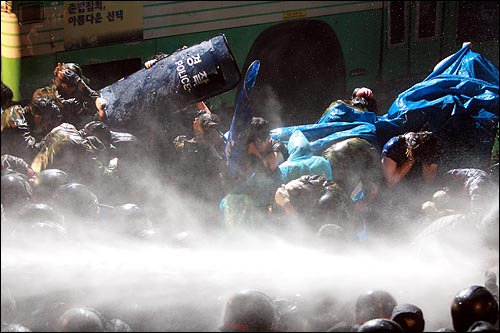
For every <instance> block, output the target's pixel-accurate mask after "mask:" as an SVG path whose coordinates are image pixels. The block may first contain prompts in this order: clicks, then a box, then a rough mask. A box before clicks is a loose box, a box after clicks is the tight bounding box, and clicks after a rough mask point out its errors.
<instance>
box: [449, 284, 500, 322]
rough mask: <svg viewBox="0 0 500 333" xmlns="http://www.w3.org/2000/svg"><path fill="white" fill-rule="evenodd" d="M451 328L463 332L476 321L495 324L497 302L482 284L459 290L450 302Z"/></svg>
mask: <svg viewBox="0 0 500 333" xmlns="http://www.w3.org/2000/svg"><path fill="white" fill-rule="evenodd" d="M451 318H452V320H453V328H454V329H455V331H457V332H465V331H467V329H468V328H469V327H470V326H471V325H472V324H474V323H475V322H477V321H486V322H488V323H490V324H495V323H496V321H497V320H498V303H497V302H496V300H495V297H493V295H492V294H491V293H490V292H489V291H488V289H486V288H485V287H483V286H476V285H474V286H470V287H468V288H465V289H463V290H461V291H459V292H458V293H457V294H456V295H455V297H454V299H453V302H452V304H451Z"/></svg>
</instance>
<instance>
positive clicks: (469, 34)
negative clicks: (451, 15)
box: [457, 1, 498, 43]
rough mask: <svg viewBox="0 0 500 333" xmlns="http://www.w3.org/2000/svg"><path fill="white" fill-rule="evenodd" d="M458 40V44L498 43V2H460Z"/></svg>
mask: <svg viewBox="0 0 500 333" xmlns="http://www.w3.org/2000/svg"><path fill="white" fill-rule="evenodd" d="M457 38H458V41H457V43H461V42H464V41H477V42H485V41H496V42H498V2H497V1H460V6H459V10H458V24H457Z"/></svg>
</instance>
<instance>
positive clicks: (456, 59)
mask: <svg viewBox="0 0 500 333" xmlns="http://www.w3.org/2000/svg"><path fill="white" fill-rule="evenodd" d="M498 76H499V75H498V68H496V67H495V66H494V65H493V64H492V63H491V62H490V61H489V60H488V59H486V58H484V57H483V56H482V55H480V54H478V53H476V52H474V51H472V49H471V48H470V47H469V45H464V47H462V48H461V49H460V50H459V51H458V52H456V53H455V54H453V55H452V56H450V57H449V58H448V59H447V60H445V61H443V62H442V64H440V65H439V66H438V67H437V68H436V69H435V70H434V71H433V72H432V73H431V74H429V75H428V76H427V77H426V78H425V79H424V80H423V81H422V82H420V83H417V84H415V85H414V86H412V87H411V88H409V89H408V90H406V91H404V92H402V93H400V94H399V95H398V97H397V98H396V100H395V101H394V102H393V103H392V105H391V107H390V108H389V110H388V112H387V113H386V114H385V115H383V116H377V115H376V114H375V113H373V112H359V111H357V110H355V109H353V108H351V107H349V106H348V105H346V104H344V103H332V105H331V106H330V109H328V110H326V111H325V113H324V114H323V116H322V117H321V118H320V119H319V120H318V121H317V122H316V124H307V125H298V126H290V127H281V128H277V129H273V130H272V131H271V137H273V138H274V139H278V140H281V141H284V142H286V141H287V140H288V138H289V137H290V135H291V134H292V133H293V132H294V131H295V130H300V131H302V132H303V133H304V135H305V136H306V137H307V139H308V140H309V141H310V143H311V146H312V147H313V152H314V154H317V155H319V154H321V153H322V152H323V151H324V150H325V149H326V148H328V147H329V146H330V145H332V144H334V143H335V142H338V141H341V140H343V139H347V138H350V137H362V138H364V139H367V140H368V141H370V142H372V143H374V144H375V145H376V146H378V147H379V148H380V149H381V148H382V147H383V146H384V144H385V143H386V142H387V141H389V140H390V139H391V138H392V137H394V136H396V135H400V134H403V133H406V132H410V131H421V130H427V131H432V132H434V133H435V134H436V135H437V137H438V139H439V140H441V143H442V145H444V146H446V145H453V144H463V145H464V146H465V145H468V146H469V147H475V148H474V149H476V151H480V152H482V153H481V154H483V155H484V156H482V157H481V158H484V157H486V156H485V154H487V153H489V152H491V148H492V146H493V141H494V138H495V134H496V126H497V123H498V113H499V110H498V108H499V105H498V82H499V77H498ZM451 150H453V149H451Z"/></svg>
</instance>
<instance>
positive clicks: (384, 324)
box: [358, 318, 404, 333]
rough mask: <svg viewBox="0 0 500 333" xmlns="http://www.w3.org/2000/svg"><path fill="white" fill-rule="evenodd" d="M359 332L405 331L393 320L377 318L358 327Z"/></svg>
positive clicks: (401, 332) (398, 332) (396, 332)
mask: <svg viewBox="0 0 500 333" xmlns="http://www.w3.org/2000/svg"><path fill="white" fill-rule="evenodd" d="M358 332H395V333H403V332H404V331H403V329H402V328H401V326H399V324H398V323H396V322H395V321H393V320H390V319H384V318H376V319H371V320H368V321H367V322H365V323H363V325H361V326H360V327H359V328H358Z"/></svg>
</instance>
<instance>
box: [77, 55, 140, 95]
mask: <svg viewBox="0 0 500 333" xmlns="http://www.w3.org/2000/svg"><path fill="white" fill-rule="evenodd" d="M142 68H144V67H143V65H142V60H141V58H133V59H125V60H118V61H111V62H104V63H99V64H94V65H84V66H82V72H83V75H85V76H86V77H88V78H90V82H89V85H90V86H91V87H92V89H95V90H100V89H102V88H104V87H107V86H109V85H111V84H113V83H115V82H116V81H118V80H120V79H121V78H123V77H125V76H128V75H130V74H133V73H135V72H137V71H138V70H140V69H142Z"/></svg>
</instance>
